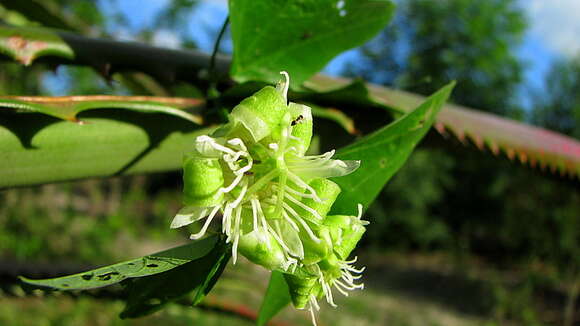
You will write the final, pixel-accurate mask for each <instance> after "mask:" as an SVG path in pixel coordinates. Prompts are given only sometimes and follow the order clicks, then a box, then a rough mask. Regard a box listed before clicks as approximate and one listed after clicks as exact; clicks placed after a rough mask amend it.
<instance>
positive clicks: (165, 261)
mask: <svg viewBox="0 0 580 326" xmlns="http://www.w3.org/2000/svg"><path fill="white" fill-rule="evenodd" d="M216 243H217V237H210V238H206V239H203V240H199V241H195V242H192V243H189V244H186V245H183V246H180V247H176V248H172V249H169V250H165V251H162V252H159V253H156V254H153V255H149V256H144V257H141V258H137V259H132V260H128V261H125V262H122V263H118V264H115V265H111V266H106V267H101V268H97V269H94V270H90V271H87V272H83V273H78V274H74V275H69V276H63V277H57V278H50V279H43V280H31V279H28V278H25V277H21V278H20V279H21V280H22V281H23V282H24V283H26V284H29V285H33V286H36V287H47V288H52V289H56V290H87V289H94V288H99V287H103V286H108V285H112V284H116V283H119V282H121V281H123V280H125V279H128V278H135V277H145V276H150V275H155V274H159V273H163V272H166V271H169V270H171V269H174V268H177V267H179V266H182V265H185V264H188V263H190V262H192V261H197V260H198V259H200V258H202V257H204V256H206V255H208V253H210V252H211V251H212V249H213V248H214V247H215V246H216Z"/></svg>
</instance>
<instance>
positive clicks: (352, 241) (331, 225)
mask: <svg viewBox="0 0 580 326" xmlns="http://www.w3.org/2000/svg"><path fill="white" fill-rule="evenodd" d="M324 225H325V226H327V227H328V230H329V233H330V237H331V239H332V245H333V249H334V252H335V253H336V254H337V255H338V257H339V258H340V259H342V260H346V259H347V258H348V256H350V253H351V252H352V251H353V250H354V248H355V247H356V245H357V243H358V242H359V241H360V239H361V238H362V236H363V234H364V233H365V231H366V228H365V227H364V225H363V224H362V222H361V220H360V219H358V218H357V217H356V216H346V215H331V216H327V217H326V219H325V220H324Z"/></svg>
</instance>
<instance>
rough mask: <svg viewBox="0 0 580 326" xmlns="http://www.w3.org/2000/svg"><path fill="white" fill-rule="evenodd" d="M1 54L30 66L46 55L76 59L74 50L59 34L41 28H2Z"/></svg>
mask: <svg viewBox="0 0 580 326" xmlns="http://www.w3.org/2000/svg"><path fill="white" fill-rule="evenodd" d="M0 53H2V54H5V55H7V56H9V57H11V58H12V59H14V60H17V61H20V62H21V63H22V64H24V65H29V64H31V63H32V62H33V61H34V59H36V58H38V57H41V56H45V55H50V56H58V57H61V58H65V59H73V58H74V52H73V50H72V49H71V48H70V47H69V46H68V44H66V43H65V42H64V41H63V40H62V39H61V38H60V36H58V34H57V33H54V32H52V31H50V30H47V29H40V28H21V27H19V28H10V27H3V28H1V29H0Z"/></svg>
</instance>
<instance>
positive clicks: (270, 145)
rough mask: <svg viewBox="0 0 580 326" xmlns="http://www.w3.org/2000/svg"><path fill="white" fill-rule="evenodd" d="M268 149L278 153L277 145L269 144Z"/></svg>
mask: <svg viewBox="0 0 580 326" xmlns="http://www.w3.org/2000/svg"><path fill="white" fill-rule="evenodd" d="M268 147H269V148H270V149H272V150H275V151H278V144H276V143H270V144H269V145H268Z"/></svg>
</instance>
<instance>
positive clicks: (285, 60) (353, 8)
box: [229, 0, 394, 86]
mask: <svg viewBox="0 0 580 326" xmlns="http://www.w3.org/2000/svg"><path fill="white" fill-rule="evenodd" d="M229 9H230V20H231V28H232V40H233V43H234V51H233V52H234V58H233V64H232V67H231V75H232V77H233V78H234V79H235V80H237V81H239V82H245V81H249V80H262V81H268V82H276V81H278V80H279V79H280V75H279V72H280V71H282V70H285V71H287V72H288V73H289V74H290V76H291V77H292V84H293V86H298V85H300V84H302V82H304V81H305V80H306V79H308V78H309V77H311V76H312V75H314V74H315V73H316V72H318V71H319V70H321V69H322V68H323V67H324V66H325V65H326V64H327V63H328V62H329V61H330V60H331V59H332V58H334V57H335V56H336V55H338V54H339V53H341V52H343V51H345V50H348V49H350V48H353V47H355V46H358V45H361V44H363V43H364V42H365V41H367V40H368V39H370V38H371V37H373V36H374V35H375V34H376V33H378V32H379V31H380V30H381V29H382V28H383V27H385V25H386V24H387V22H388V21H389V19H390V17H391V14H392V12H393V9H394V5H393V3H392V2H390V1H388V0H339V1H337V0H286V1H254V0H231V1H229Z"/></svg>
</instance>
